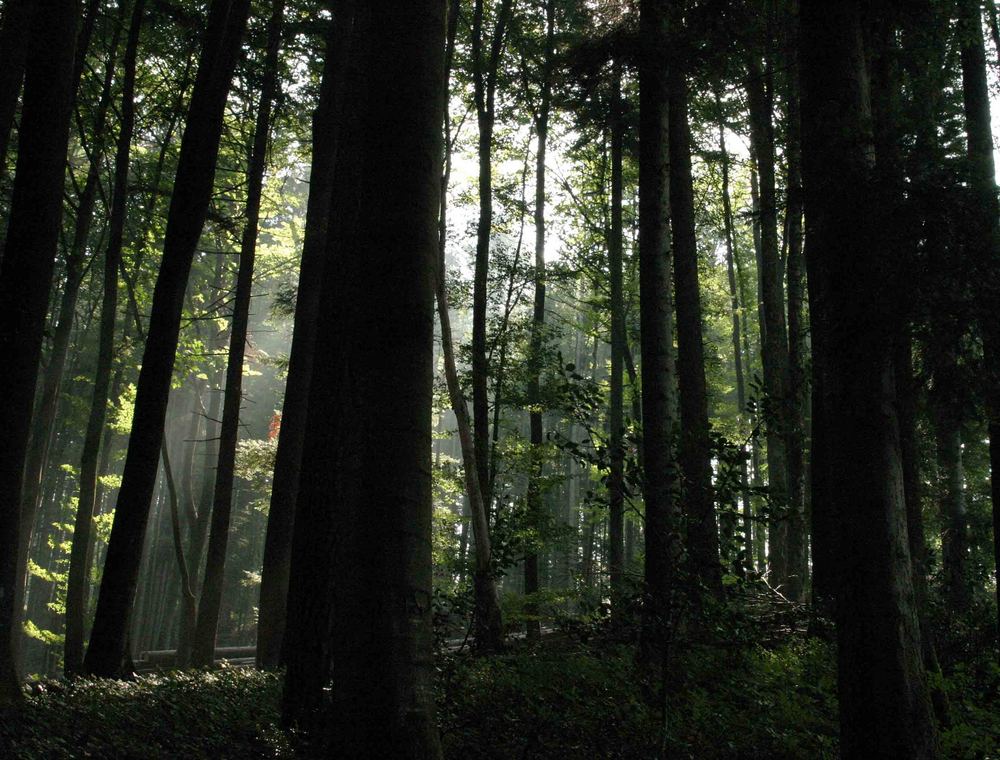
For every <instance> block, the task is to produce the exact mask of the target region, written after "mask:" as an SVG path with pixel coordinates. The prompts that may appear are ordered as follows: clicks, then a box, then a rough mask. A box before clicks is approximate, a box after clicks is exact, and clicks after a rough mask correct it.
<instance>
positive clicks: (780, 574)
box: [746, 56, 801, 594]
mask: <svg viewBox="0 0 1000 760" xmlns="http://www.w3.org/2000/svg"><path fill="white" fill-rule="evenodd" d="M747 68H748V74H747V86H746V89H747V102H748V104H749V107H750V108H749V110H750V137H751V144H752V146H753V152H754V157H755V159H756V164H757V177H758V181H759V186H758V187H759V190H758V193H759V195H758V198H759V200H758V212H759V224H760V273H759V276H760V285H761V292H760V297H761V315H762V317H763V321H762V323H761V336H762V338H761V343H762V346H761V349H762V350H761V360H762V364H763V366H764V423H765V430H766V438H767V484H768V491H769V495H770V500H771V508H772V510H774V512H775V514H774V515H773V516H772V519H771V521H770V524H769V532H768V549H769V551H768V566H769V570H770V578H771V584H772V585H773V586H774V587H775V588H779V589H781V590H782V592H783V593H786V594H787V593H788V592H789V591H791V590H792V589H791V588H789V574H790V572H789V562H788V533H789V524H790V522H792V520H793V517H792V516H793V514H795V515H796V517H795V518H794V519H796V520H797V519H799V512H800V509H801V504H799V505H793V504H792V503H791V498H790V497H791V492H790V489H789V481H788V437H787V433H788V424H787V423H788V396H787V392H788V332H787V329H786V323H785V299H784V287H783V285H782V281H783V273H782V268H781V252H780V250H779V245H778V205H777V193H776V188H775V170H774V161H775V155H774V124H773V121H772V116H773V103H772V96H771V92H772V87H770V86H769V82H770V81H771V64H770V61H767V62H765V64H764V66H761V64H760V62H759V61H758V60H757V58H756V57H754V56H751V57H750V60H749V65H748V67H747ZM800 501H801V499H800ZM797 585H799V586H800V587H801V584H797Z"/></svg>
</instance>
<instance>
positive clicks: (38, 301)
mask: <svg viewBox="0 0 1000 760" xmlns="http://www.w3.org/2000/svg"><path fill="white" fill-rule="evenodd" d="M78 13H79V9H78V7H77V4H76V2H75V0H44V1H41V0H40V2H39V5H38V12H37V14H36V15H35V17H34V22H33V23H32V25H31V26H32V29H31V37H30V43H29V50H28V57H27V63H26V65H25V77H24V105H23V109H22V117H21V138H20V144H19V149H18V154H17V166H16V169H15V175H14V187H13V193H12V197H11V208H10V216H9V218H8V227H7V243H6V250H5V253H4V258H3V263H2V266H0V303H3V304H4V308H3V310H2V311H0V360H2V362H3V366H4V367H5V368H6V369H5V371H4V373H3V374H2V375H0V390H2V397H3V399H4V404H3V411H2V413H0V421H2V425H3V430H4V431H5V433H4V434H5V452H4V457H3V458H2V460H0V705H4V704H7V703H11V702H14V701H16V700H17V699H18V698H19V697H20V685H19V682H18V681H19V679H18V675H17V663H16V661H15V652H16V647H17V637H18V636H19V634H20V618H21V615H20V610H19V609H17V607H16V605H15V599H17V598H18V595H17V593H16V585H17V577H18V558H19V557H20V547H19V540H18V538H19V535H20V517H21V503H22V498H23V489H24V465H25V459H26V456H27V449H28V437H29V434H30V429H31V413H32V406H33V404H34V397H35V385H36V383H37V380H38V362H39V359H40V356H41V349H42V331H43V329H44V326H45V311H46V307H47V306H48V299H49V288H50V286H51V282H52V271H53V267H54V263H55V256H56V247H57V244H58V239H59V228H60V223H61V220H62V192H63V178H64V176H65V162H66V147H67V141H68V138H69V117H70V106H71V102H72V90H71V77H72V64H73V47H74V40H75V35H76V22H77V17H78Z"/></svg>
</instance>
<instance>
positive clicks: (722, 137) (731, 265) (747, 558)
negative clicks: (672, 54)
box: [716, 95, 753, 572]
mask: <svg viewBox="0 0 1000 760" xmlns="http://www.w3.org/2000/svg"><path fill="white" fill-rule="evenodd" d="M716 104H717V106H718V108H719V113H720V116H719V152H720V155H721V156H722V215H723V224H724V226H725V229H726V273H727V276H728V282H729V310H730V313H731V315H732V321H733V361H734V364H735V367H736V419H737V426H738V427H737V430H738V433H737V434H738V435H739V445H740V493H741V499H742V501H743V537H744V538H743V543H744V546H745V549H744V558H743V561H742V562H741V563H740V565H741V567H742V568H743V571H744V572H745V571H746V569H747V568H748V567H752V566H753V515H752V514H751V512H752V507H751V505H750V481H749V478H748V476H747V458H748V457H749V454H748V452H747V447H746V444H745V443H744V440H745V438H746V436H747V433H748V432H749V431H748V430H747V427H748V426H747V422H746V413H747V398H746V380H745V378H744V371H743V341H742V339H741V337H740V312H741V306H740V290H739V287H738V285H737V280H736V255H737V252H736V235H735V231H734V224H733V205H732V201H731V199H730V196H729V151H728V150H727V149H726V125H725V123H724V121H723V119H722V115H721V114H722V102H721V99H720V98H719V96H718V95H716Z"/></svg>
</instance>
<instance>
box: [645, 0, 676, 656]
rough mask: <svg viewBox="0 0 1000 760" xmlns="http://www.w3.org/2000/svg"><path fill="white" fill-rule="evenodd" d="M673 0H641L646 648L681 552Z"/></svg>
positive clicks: (659, 630)
mask: <svg viewBox="0 0 1000 760" xmlns="http://www.w3.org/2000/svg"><path fill="white" fill-rule="evenodd" d="M668 5H669V2H668V0H643V2H642V5H641V6H640V8H641V10H640V25H641V26H640V53H641V58H640V61H639V151H640V152H639V319H640V323H641V335H642V340H641V344H640V350H641V358H642V458H643V465H644V468H645V478H644V479H643V498H644V501H645V505H646V530H645V539H646V552H645V585H646V604H645V606H644V609H643V629H642V642H641V643H642V651H643V652H644V656H645V657H647V658H648V659H652V657H653V653H656V652H662V651H663V650H664V649H665V647H666V633H667V628H666V624H667V622H668V618H669V615H670V607H671V594H672V593H673V592H674V591H675V590H676V589H675V583H676V579H677V569H678V568H677V563H678V561H679V559H680V542H679V536H680V525H679V524H678V523H679V510H678V507H677V499H676V493H675V486H676V483H675V480H676V478H675V466H676V464H675V460H674V451H673V447H674V439H675V436H676V430H675V428H676V411H675V408H676V403H677V402H676V393H675V390H674V381H675V368H674V356H673V332H674V331H673V313H672V312H673V308H672V307H673V305H672V303H671V300H672V299H671V292H670V233H669V229H668V225H667V218H668V211H669V205H670V194H669V189H668V188H669V184H670V180H669V167H670V160H669V151H668V147H667V146H668V140H669V137H668V127H667V124H668V104H669V90H668V85H667V74H666V68H665V65H664V64H665V63H666V62H665V60H664V59H663V51H664V50H666V49H667V45H666V42H667V41H668V32H667V24H668Z"/></svg>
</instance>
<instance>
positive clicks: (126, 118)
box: [65, 0, 145, 673]
mask: <svg viewBox="0 0 1000 760" xmlns="http://www.w3.org/2000/svg"><path fill="white" fill-rule="evenodd" d="M144 8H145V0H135V2H134V3H133V6H132V18H131V21H130V24H129V32H128V42H127V43H126V46H125V58H124V60H123V61H122V68H123V70H124V73H123V79H122V93H121V121H120V124H119V127H118V143H117V146H116V150H115V173H114V187H113V190H112V201H111V221H110V232H109V235H108V247H107V250H106V251H105V253H104V278H103V284H104V286H103V294H102V300H101V324H100V338H99V346H98V351H97V369H96V371H95V375H94V392H93V396H92V398H91V402H90V415H89V417H88V419H87V430H86V433H85V436H84V442H83V453H82V454H81V455H80V499H79V503H78V506H77V513H76V520H75V522H74V527H73V548H72V551H71V555H70V569H69V580H68V582H67V591H66V642H65V669H66V672H67V673H77V672H79V671H80V669H81V668H82V666H83V651H84V612H85V609H86V606H87V596H88V591H89V589H88V582H89V576H90V563H91V552H92V544H93V518H94V509H95V506H96V503H97V477H98V465H99V456H100V450H101V439H102V436H103V435H104V426H105V421H106V418H107V412H108V391H109V389H110V386H111V370H112V366H113V363H114V350H115V323H116V321H117V319H118V268H119V267H120V266H121V261H122V246H123V241H124V230H125V215H126V205H127V202H128V173H129V150H130V148H131V146H132V133H133V132H134V130H135V80H136V59H137V58H138V52H139V35H140V32H141V28H142V14H143V10H144Z"/></svg>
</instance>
